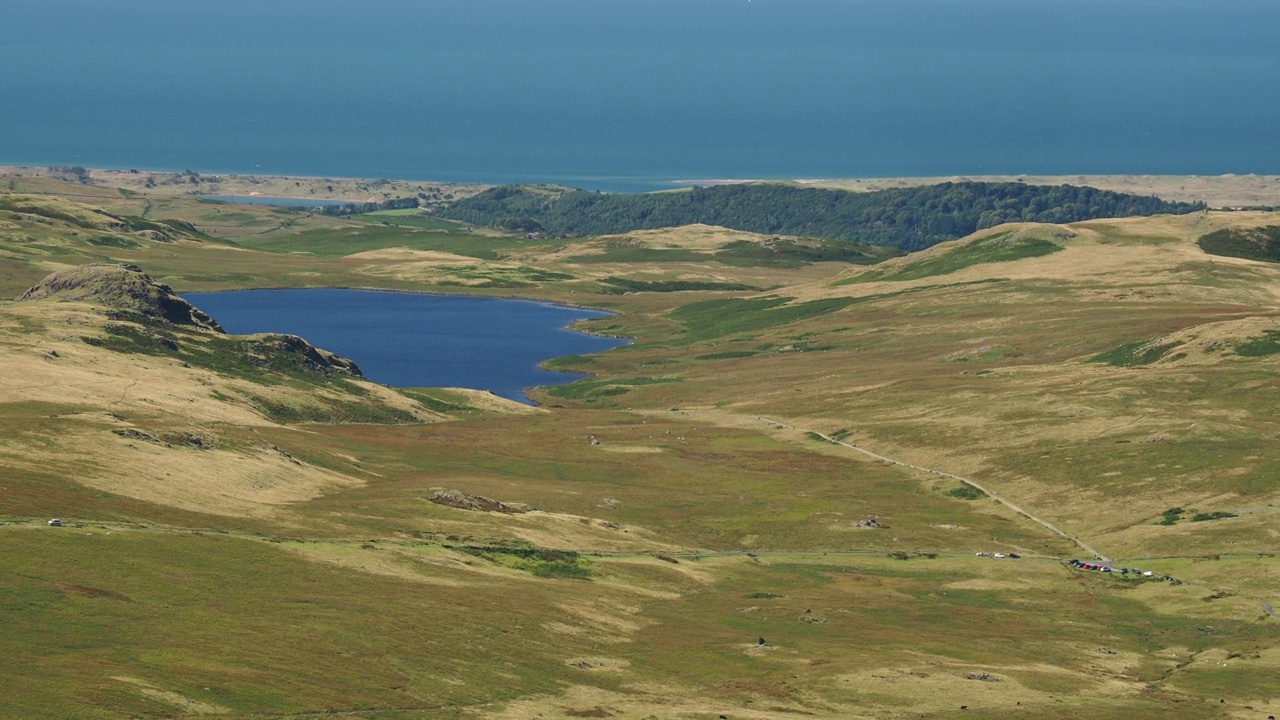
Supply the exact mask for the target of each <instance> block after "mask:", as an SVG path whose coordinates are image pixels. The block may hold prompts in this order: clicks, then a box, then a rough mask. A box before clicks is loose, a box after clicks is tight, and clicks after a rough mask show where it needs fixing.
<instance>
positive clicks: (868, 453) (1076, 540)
mask: <svg viewBox="0 0 1280 720" xmlns="http://www.w3.org/2000/svg"><path fill="white" fill-rule="evenodd" d="M759 419H760V420H761V421H762V422H767V423H772V424H773V425H776V426H778V427H783V428H787V429H788V430H798V431H800V432H804V433H809V434H811V435H813V436H814V437H819V438H822V439H823V440H825V441H827V442H829V443H831V444H832V445H839V446H841V447H845V448H848V449H850V450H853V451H855V452H860V453H862V454H863V455H866V456H867V457H871V458H875V459H876V460H880V461H881V462H886V463H890V464H893V465H899V466H901V467H905V468H911V469H912V470H919V471H921V472H927V473H931V474H933V475H938V476H940V477H945V478H951V479H953V480H959V481H960V482H963V483H967V484H969V485H972V486H973V487H975V488H977V489H979V490H981V491H982V492H984V493H986V494H987V495H989V496H991V498H992V499H993V500H995V501H996V502H998V503H1000V504H1001V505H1004V506H1005V507H1007V508H1009V509H1010V510H1012V511H1014V512H1015V513H1017V514H1019V515H1021V516H1022V517H1024V518H1026V519H1028V520H1030V521H1031V522H1034V523H1036V524H1037V525H1040V526H1041V527H1043V528H1045V529H1046V530H1048V531H1050V532H1052V533H1054V534H1055V535H1060V536H1062V537H1063V538H1065V539H1067V540H1070V541H1071V542H1073V543H1075V544H1076V546H1078V547H1079V548H1080V549H1081V550H1084V551H1085V552H1087V553H1089V554H1090V555H1092V556H1093V557H1095V558H1097V559H1099V560H1101V561H1103V562H1110V558H1108V557H1106V556H1105V555H1103V554H1102V553H1100V552H1098V551H1097V550H1095V549H1094V548H1092V547H1090V546H1089V545H1088V544H1086V543H1085V542H1084V541H1083V540H1081V539H1080V538H1078V537H1075V536H1073V535H1068V534H1067V533H1065V532H1063V531H1062V530H1061V529H1060V528H1058V527H1057V526H1056V525H1054V524H1052V523H1050V522H1049V521H1048V520H1044V519H1042V518H1038V517H1036V516H1035V515H1032V514H1031V513H1029V512H1027V511H1026V510H1023V509H1022V508H1021V507H1019V506H1017V505H1014V504H1013V503H1011V502H1009V501H1008V500H1005V499H1004V498H1002V497H1000V496H999V495H997V494H996V493H994V492H992V491H991V490H990V489H988V488H985V487H983V486H982V485H980V484H978V483H976V482H974V481H973V480H970V479H969V478H966V477H960V476H959V475H955V474H952V473H949V472H943V471H942V470H935V469H933V468H927V467H921V466H919V465H912V464H911V463H908V462H903V461H902V460H897V459H895V458H891V457H885V456H884V455H880V454H879V453H874V452H871V451H870V450H867V449H865V448H860V447H858V446H857V445H854V444H853V443H847V442H844V441H843V440H837V439H836V438H833V437H831V436H830V435H827V434H825V433H820V432H818V431H816V430H806V429H804V428H798V427H796V426H794V425H788V424H787V423H784V422H780V421H778V420H773V419H771V418H767V417H761V418H759Z"/></svg>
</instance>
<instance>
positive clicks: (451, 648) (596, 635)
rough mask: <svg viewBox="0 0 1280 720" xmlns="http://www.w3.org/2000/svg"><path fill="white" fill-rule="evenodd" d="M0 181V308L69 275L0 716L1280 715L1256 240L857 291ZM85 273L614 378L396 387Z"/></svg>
mask: <svg viewBox="0 0 1280 720" xmlns="http://www.w3.org/2000/svg"><path fill="white" fill-rule="evenodd" d="M0 180H2V181H5V183H3V184H0V295H2V296H4V297H9V298H16V297H18V296H19V295H20V294H22V293H23V292H24V291H26V290H27V289H28V288H30V287H32V286H35V285H37V284H38V283H41V281H42V279H43V278H45V277H46V276H48V275H50V274H51V273H55V272H56V273H59V274H58V275H57V276H55V279H54V280H51V281H49V282H46V283H43V284H42V285H41V287H42V288H43V289H44V290H45V291H47V292H45V293H43V295H44V296H42V297H36V298H35V299H27V300H23V301H4V302H0V345H2V346H3V352H0V378H3V380H0V557H2V558H3V562H2V563H0V628H3V630H2V631H0V717H12V718H29V717H50V718H215V717H216V718H228V719H234V718H297V717H332V718H348V719H351V720H354V719H355V718H379V719H397V720H398V719H401V718H405V719H407V718H459V719H472V718H494V717H496V718H513V719H514V718H530V717H544V718H570V717H615V718H634V719H636V720H639V719H641V718H687V719H690V720H692V719H699V720H701V719H704V718H711V719H714V718H717V717H720V716H722V715H723V716H726V717H730V718H744V717H745V718H787V717H797V716H808V717H825V718H849V717H866V718H907V717H911V718H919V717H926V718H943V717H954V716H956V715H957V714H959V713H961V712H963V713H964V714H966V715H968V716H970V717H982V718H1020V717H1055V718H1156V717H1160V718H1170V717H1171V718H1202V717H1231V718H1258V717H1266V716H1267V715H1268V714H1271V715H1275V714H1280V700H1277V698H1280V681H1277V680H1276V678H1277V677H1280V672H1278V671H1280V620H1278V619H1277V618H1276V617H1275V616H1274V615H1273V614H1272V606H1274V605H1280V595H1277V594H1275V588H1276V587H1277V582H1278V581H1280V560H1277V558H1276V557H1275V543H1276V540H1277V534H1276V531H1275V529H1274V527H1275V519H1276V512H1277V510H1276V504H1277V503H1278V502H1280V482H1278V481H1277V475H1276V469H1277V467H1276V463H1275V458H1274V452H1273V451H1274V438H1275V434H1276V428H1275V422H1274V412H1273V407H1272V406H1273V403H1272V402H1271V398H1273V397H1274V394H1275V390H1276V385H1277V381H1276V377H1277V372H1276V370H1277V366H1276V363H1277V362H1280V340H1278V338H1280V319H1278V316H1277V310H1278V308H1280V266H1277V265H1275V264H1274V263H1273V262H1270V261H1269V259H1268V258H1265V257H1263V258H1255V257H1251V256H1246V257H1240V256H1239V254H1240V253H1236V252H1231V251H1230V249H1231V248H1235V247H1239V246H1241V245H1242V244H1243V242H1244V241H1242V240H1240V238H1244V239H1245V240H1249V241H1250V242H1253V240H1251V239H1252V238H1264V237H1269V236H1270V234H1271V232H1272V231H1271V230H1270V228H1274V227H1277V226H1280V216H1277V215H1275V214H1268V213H1219V212H1209V213H1196V214H1193V215H1185V216H1156V217H1151V218H1133V219H1124V220H1093V221H1088V222H1080V223H1072V224H1069V225H1038V224H1013V225H1003V226H1000V227H995V228H991V229H989V230H985V231H982V232H979V233H977V234H975V235H973V236H970V237H967V238H964V239H961V240H957V241H954V242H948V243H943V244H941V245H938V246H936V247H933V248H930V249H929V250H926V251H923V252H919V253H915V254H911V255H906V256H902V255H900V253H896V252H892V251H883V254H879V255H876V253H878V252H879V251H875V250H859V252H861V253H871V254H872V255H876V256H875V257H869V256H867V255H865V254H864V255H862V256H861V257H858V258H851V257H839V256H838V254H833V253H832V251H831V250H830V247H831V246H828V245H826V244H825V243H824V242H820V241H814V240H812V239H807V238H776V237H773V236H770V235H753V234H751V233H745V232H741V231H733V230H726V229H723V228H715V227H709V226H690V227H682V228H672V229H662V230H647V231H636V232H631V233H625V234H622V235H609V236H602V237H585V238H579V239H570V240H564V239H560V240H548V239H527V238H525V237H522V236H519V235H512V234H504V233H502V232H498V231H494V230H490V229H484V228H476V227H471V226H467V225H464V224H460V223H452V222H443V221H441V220H439V219H438V218H432V217H424V216H419V215H415V214H413V213H412V212H408V213H406V212H405V211H390V212H379V213H371V214H368V215H365V216H355V217H350V218H343V217H325V216H320V215H313V214H309V213H306V212H299V211H291V210H282V209H278V208H268V207H259V206H232V205H225V204H217V203H208V202H202V201H198V200H196V199H193V198H188V197H182V196H175V195H162V194H149V193H148V192H147V190H146V188H139V189H135V190H129V191H128V192H120V191H118V190H117V189H115V188H112V187H107V186H101V185H94V184H86V183H81V182H66V183H63V182H58V181H57V180H56V179H50V178H41V179H39V182H36V181H33V180H31V179H30V178H22V177H18V178H0ZM5 187H10V188H12V189H11V190H10V191H8V192H6V191H4V190H3V189H2V188H5ZM1224 231H1226V232H1224ZM1215 233H1217V234H1216V235H1215ZM1206 237H1210V238H1211V239H1210V240H1209V241H1208V242H1207V244H1206V242H1204V241H1203V239H1204V238H1206ZM1224 237H1225V238H1227V239H1228V240H1230V242H1229V243H1226V246H1227V247H1228V250H1226V251H1222V252H1221V253H1219V252H1217V250H1218V249H1220V248H1222V247H1223V246H1224V244H1223V243H1222V242H1221V238H1224ZM1212 238H1218V240H1216V241H1215V240H1213V239H1212ZM1215 242H1217V244H1214V243H1215ZM783 256H785V261H779V257H783ZM115 263H130V264H132V265H135V266H137V267H139V268H141V270H142V271H145V273H146V274H147V275H149V276H150V277H151V278H154V279H155V280H156V281H157V282H159V283H167V284H168V285H170V286H172V287H173V288H174V289H175V290H176V291H177V292H179V293H181V292H186V291H194V290H210V289H220V288H242V287H263V286H290V287H321V286H325V287H332V286H349V287H378V288H390V289H401V290H418V291H430V292H453V293H473V294H488V295H503V296H521V297H530V298H538V299H547V300H556V301H562V302H572V303H578V304H584V305H591V306H595V307H602V308H608V309H611V310H614V311H616V313H617V314H615V315H613V316H611V317H607V318H601V319H597V320H593V321H590V322H587V323H584V324H583V327H584V328H585V329H589V330H592V331H595V332H600V333H607V334H617V335H625V336H628V337H631V338H633V339H634V342H633V343H632V344H631V345H628V346H625V347H622V348H618V349H615V350H613V351H610V352H608V353H604V354H601V355H595V356H575V357H569V358H561V359H558V360H556V361H553V362H552V363H549V364H550V365H553V366H555V367H561V368H566V369H575V370H580V371H585V372H589V373H592V377H591V378H589V379H587V380H584V381H581V382H578V383H574V384H572V385H567V386H560V387H555V388H546V389H542V390H538V391H536V392H535V396H536V397H537V399H538V400H540V401H541V403H542V404H541V406H540V407H537V408H532V407H528V406H523V405H517V404H515V403H508V402H506V401H502V400H499V399H497V398H494V397H492V396H490V395H487V394H485V393H482V392H476V391H468V390H459V389H426V388H422V389H409V390H403V391H397V390H393V389H390V388H385V387H382V386H379V385H376V384H374V383H370V382H368V381H366V380H364V379H362V378H360V377H359V376H358V375H354V374H352V373H350V372H341V371H340V369H341V367H342V366H341V364H340V363H339V362H338V361H336V360H333V361H330V360H325V361H324V362H320V363H317V362H316V361H315V360H314V357H316V355H313V354H309V353H311V352H312V351H309V350H307V348H306V347H303V346H299V345H297V344H296V343H292V342H291V341H284V340H279V339H272V338H271V337H269V336H259V337H252V338H236V337H229V336H225V335H222V334H219V333H217V332H215V331H214V330H212V329H210V328H209V327H207V326H201V325H199V324H188V323H187V322H186V321H185V320H184V318H185V317H186V316H185V315H182V313H178V314H177V315H174V314H173V313H169V314H167V315H166V314H161V315H159V316H158V315H155V314H148V307H149V306H148V304H147V303H149V302H153V300H154V297H156V296H158V295H162V293H160V291H159V290H158V289H155V287H154V286H151V285H146V284H145V283H144V282H143V281H142V280H141V279H140V273H139V271H133V270H129V271H127V272H126V271H124V270H121V269H119V268H116V267H114V265H112V264H115ZM85 265H98V266H99V267H98V268H89V269H84V268H82V267H81V266H85ZM104 265H112V267H107V268H103V267H102V266H104ZM122 274H123V275H124V276H127V277H129V278H131V281H130V282H133V283H134V285H131V286H130V287H133V288H134V289H133V290H130V291H128V292H125V291H123V290H121V287H122V286H121V285H119V284H118V283H115V284H113V283H114V281H110V280H109V278H112V277H117V276H120V275H122ZM104 278H107V279H106V280H104ZM36 295H37V296H40V295H41V293H36ZM174 318H177V320H174ZM320 357H322V358H325V357H327V356H320ZM309 358H310V360H309ZM357 360H358V358H357ZM53 517H58V518H61V519H62V520H63V521H64V523H65V524H64V526H63V527H50V526H48V525H47V524H46V521H47V520H48V519H49V518H53ZM976 553H986V554H985V555H978V554H976ZM996 553H999V554H1000V555H1003V556H1009V555H1010V554H1013V555H1017V556H1018V557H1017V558H1016V559H1015V558H1012V557H996V556H995V554H996ZM1094 553H1096V554H1099V555H1103V556H1105V557H1106V558H1108V559H1110V560H1113V561H1114V562H1115V566H1116V567H1117V568H1126V569H1127V568H1139V569H1142V570H1146V571H1150V572H1152V576H1150V577H1146V576H1134V575H1132V574H1127V573H1126V574H1120V573H1111V574H1104V573H1100V572H1094V571H1084V570H1078V569H1075V568H1073V567H1071V566H1070V565H1068V564H1067V563H1066V561H1067V560H1069V559H1071V558H1080V559H1084V560H1093V559H1094ZM1166 577H1168V578H1172V579H1171V580H1170V579H1165V578H1166ZM962 708H964V709H963V710H962Z"/></svg>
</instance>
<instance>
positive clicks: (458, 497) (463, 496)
mask: <svg viewBox="0 0 1280 720" xmlns="http://www.w3.org/2000/svg"><path fill="white" fill-rule="evenodd" d="M428 499H429V500H431V502H433V503H436V504H437V505H448V506H449V507H455V508H459V509H461V510H479V511H481V512H499V513H507V514H508V515H518V514H520V513H527V512H529V511H530V510H533V508H532V507H531V506H529V505H525V504H524V503H504V502H502V501H501V500H494V499H493V498H487V497H484V496H481V495H468V494H467V493H464V492H462V491H460V490H437V491H436V492H434V493H432V494H431V497H430V498H428Z"/></svg>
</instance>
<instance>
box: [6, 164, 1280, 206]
mask: <svg viewBox="0 0 1280 720" xmlns="http://www.w3.org/2000/svg"><path fill="white" fill-rule="evenodd" d="M59 167H61V166H59ZM86 172H87V178H88V183H89V184H92V185H97V186H106V187H118V188H124V189H126V190H129V191H132V192H137V193H140V194H145V195H153V196H196V195H246V196H249V195H251V196H254V197H262V198H282V199H290V200H312V199H314V200H328V201H331V202H332V201H343V202H380V201H382V200H386V199H390V198H393V197H409V196H419V197H421V196H424V195H425V196H427V197H428V198H430V200H429V201H428V202H427V203H424V204H427V205H431V204H439V203H442V202H447V201H449V200H452V199H456V198H460V197H467V196H470V195H475V194H477V193H479V192H482V191H483V190H484V189H486V188H489V187H493V186H495V185H498V184H501V183H453V182H443V181H426V180H422V181H418V180H387V179H370V178H346V177H312V176H293V175H249V174H241V173H207V174H206V173H201V172H191V171H184V172H171V171H152V170H142V169H130V170H119V169H106V168H86ZM0 177H7V178H20V177H29V178H42V177H43V178H53V179H62V180H70V181H73V182H74V181H77V180H80V178H78V177H77V176H75V175H72V174H70V173H68V172H58V171H52V170H50V169H49V168H48V167H31V166H0ZM966 181H974V182H1025V183H1027V184H1031V185H1086V186H1089V187H1094V188H1098V189H1099V190H1113V191H1116V192H1126V193H1133V194H1137V195H1155V196H1157V197H1160V198H1162V199H1164V200H1179V201H1184V202H1196V201H1203V202H1204V203H1206V204H1207V205H1209V206H1210V207H1213V208H1232V207H1258V206H1271V207H1276V206H1280V175H1252V174H1244V175H1235V174H1227V175H1139V174H1116V175H1031V174H1026V175H949V176H921V177H897V178H682V179H673V180H670V181H668V185H669V187H671V188H672V189H675V188H678V187H691V186H710V185H731V184H740V183H751V182H781V183H792V184H796V185H800V186H804V187H821V188H833V189H840V190H848V191H851V192H874V191H876V190H886V189H891V188H903V187H918V186H921V185H935V184H939V183H945V182H966Z"/></svg>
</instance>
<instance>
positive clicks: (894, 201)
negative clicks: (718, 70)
mask: <svg viewBox="0 0 1280 720" xmlns="http://www.w3.org/2000/svg"><path fill="white" fill-rule="evenodd" d="M1203 208H1204V205H1203V203H1182V202H1166V201H1164V200H1161V199H1159V198H1156V197H1143V196H1138V195H1130V194H1125V193H1117V192H1112V191H1108V190H1098V189H1096V188H1091V187H1077V186H1073V185H1056V186H1046V185H1027V184H1024V183H1012V182H1010V183H989V182H958V183H941V184H938V185H925V186H921V187H912V188H897V189H891V190H880V191H877V192H869V193H855V192H848V191H845V190H829V189H823V188H804V187H796V186H793V185H781V184H738V185H718V186H712V187H695V188H693V189H691V190H689V191H687V192H659V193H636V194H609V193H600V192H591V191H587V190H568V189H556V188H547V187H535V186H520V185H504V186H500V187H496V188H490V189H489V190H486V191H485V192H483V193H480V194H479V195H475V196H473V197H469V198H465V199H463V200H459V201H458V202H455V203H453V204H451V205H449V206H447V207H445V208H443V209H441V210H439V211H437V213H436V214H437V215H438V216H439V217H443V218H448V219H451V220H461V221H463V222H468V223H472V224H474V225H483V226H504V227H534V226H537V227H540V228H542V229H543V230H544V231H545V232H547V233H549V234H552V235H563V236H584V235H606V234H616V233H624V232H629V231H632V230H650V229H656V228H663V227H678V226H681V225H689V224H693V223H705V224H708V225H719V226H722V227H727V228H732V229H735V230H744V231H747V232H756V233H763V234H773V235H794V236H801V237H817V238H829V239H839V240H848V241H852V242H859V243H867V244H871V245H883V246H888V247H894V248H898V249H900V250H907V251H912V250H920V249H923V248H926V247H929V246H931V245H935V244H937V243H940V242H944V241H946V240H954V239H956V238H960V237H964V236H965V235H968V234H970V233H972V232H974V231H976V230H980V229H983V228H987V227H992V226H995V225H999V224H1001V223H1006V222H1019V221H1026V222H1046V223H1067V222H1078V221H1080V220H1091V219H1094V218H1104V217H1128V216H1134V215H1155V214H1160V213H1175V214H1176V213H1188V212H1193V211H1196V210H1200V209H1203Z"/></svg>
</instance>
